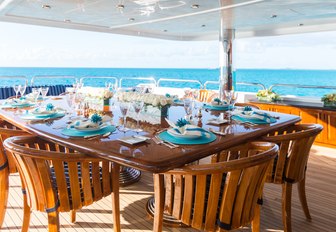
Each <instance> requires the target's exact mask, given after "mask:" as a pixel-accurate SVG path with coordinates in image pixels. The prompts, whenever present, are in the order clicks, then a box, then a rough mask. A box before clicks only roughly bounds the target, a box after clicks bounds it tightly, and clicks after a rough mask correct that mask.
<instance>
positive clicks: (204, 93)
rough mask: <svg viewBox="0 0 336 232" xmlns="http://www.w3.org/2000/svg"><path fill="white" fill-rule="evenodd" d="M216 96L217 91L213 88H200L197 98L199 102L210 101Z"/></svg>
mask: <svg viewBox="0 0 336 232" xmlns="http://www.w3.org/2000/svg"><path fill="white" fill-rule="evenodd" d="M217 96H218V93H216V92H215V91H213V90H207V89H200V90H199V94H198V99H197V100H198V101H200V102H211V101H212V100H213V99H214V98H216V97H217Z"/></svg>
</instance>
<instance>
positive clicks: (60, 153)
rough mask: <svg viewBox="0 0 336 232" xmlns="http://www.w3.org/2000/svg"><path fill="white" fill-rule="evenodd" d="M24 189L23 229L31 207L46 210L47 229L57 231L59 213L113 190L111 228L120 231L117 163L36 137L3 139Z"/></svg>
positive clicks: (72, 211)
mask: <svg viewBox="0 0 336 232" xmlns="http://www.w3.org/2000/svg"><path fill="white" fill-rule="evenodd" d="M4 147H5V148H6V149H7V150H8V151H10V152H12V154H13V156H14V158H15V161H16V165H17V167H18V170H19V173H20V177H21V179H22V182H23V184H24V187H25V189H26V193H25V194H24V219H23V226H22V231H28V229H29V221H30V211H31V209H34V210H38V211H42V212H47V214H48V228H49V231H59V212H69V211H70V212H71V216H72V221H75V213H74V212H75V211H76V210H78V209H81V208H82V207H83V206H87V205H90V204H92V203H93V202H95V201H98V200H100V199H101V198H102V197H105V196H108V195H109V194H111V193H112V204H113V217H114V231H120V218H119V217H120V215H119V189H118V188H119V184H118V181H112V180H118V178H119V165H117V164H115V163H111V162H109V161H105V160H102V159H100V158H94V157H90V156H87V155H84V154H81V153H79V152H77V151H74V150H70V149H68V148H66V147H63V146H61V145H58V144H55V143H52V142H48V141H44V140H42V139H39V138H38V137H35V136H19V137H12V138H9V139H6V140H5V142H4ZM112 190H113V191H112Z"/></svg>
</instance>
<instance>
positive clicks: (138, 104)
mask: <svg viewBox="0 0 336 232" xmlns="http://www.w3.org/2000/svg"><path fill="white" fill-rule="evenodd" d="M132 106H133V109H134V112H135V113H136V117H137V118H136V120H137V125H136V129H135V130H134V131H135V132H137V133H139V132H141V131H142V129H141V128H140V126H139V117H140V112H141V110H142V108H143V106H144V102H143V101H135V102H133V104H132Z"/></svg>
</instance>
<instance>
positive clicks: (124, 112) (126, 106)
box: [119, 102, 130, 133]
mask: <svg viewBox="0 0 336 232" xmlns="http://www.w3.org/2000/svg"><path fill="white" fill-rule="evenodd" d="M129 107H130V104H129V103H128V102H120V103H119V108H120V112H121V115H122V116H123V126H122V128H121V129H119V130H120V131H123V132H124V133H125V132H126V131H128V130H129V129H128V128H127V127H126V115H127V112H128V109H129Z"/></svg>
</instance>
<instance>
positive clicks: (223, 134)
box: [209, 128, 227, 136]
mask: <svg viewBox="0 0 336 232" xmlns="http://www.w3.org/2000/svg"><path fill="white" fill-rule="evenodd" d="M209 131H210V132H212V133H214V134H217V135H221V136H225V135H227V134H226V133H225V132H222V131H215V130H214V129H212V128H209Z"/></svg>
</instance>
